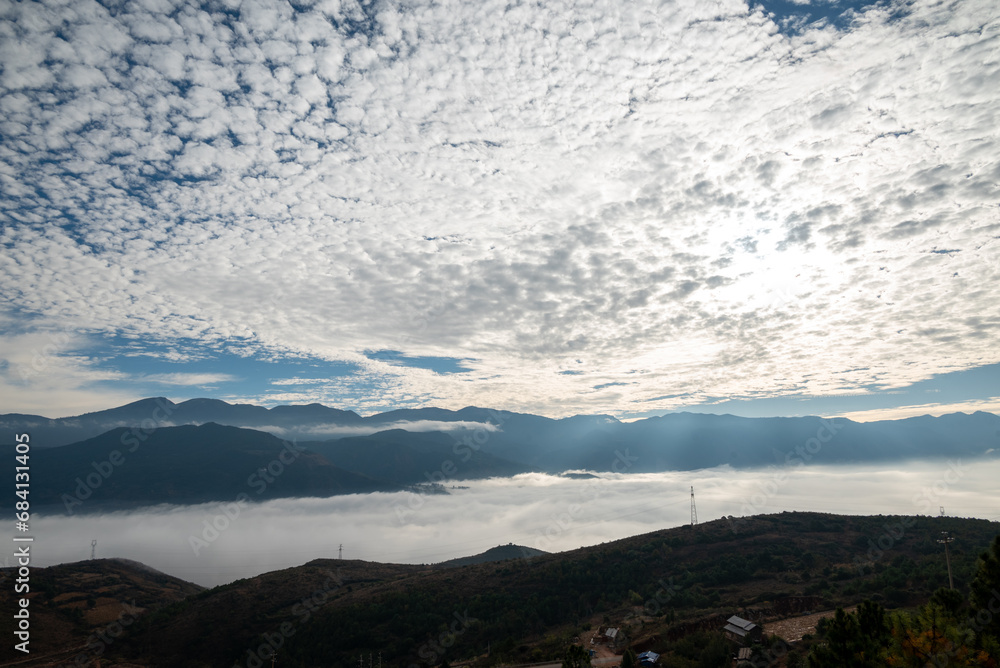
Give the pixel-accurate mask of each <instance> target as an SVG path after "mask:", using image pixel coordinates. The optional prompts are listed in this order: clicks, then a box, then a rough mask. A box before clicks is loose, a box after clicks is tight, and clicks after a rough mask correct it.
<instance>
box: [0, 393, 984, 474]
mask: <svg viewBox="0 0 1000 668" xmlns="http://www.w3.org/2000/svg"><path fill="white" fill-rule="evenodd" d="M210 422H215V423H218V424H222V425H228V426H235V427H243V428H250V429H255V430H260V431H266V432H268V433H272V434H274V435H276V436H279V437H281V438H286V439H289V440H298V441H310V442H314V443H317V444H318V443H323V445H317V446H316V447H317V448H319V449H321V450H323V451H324V454H329V455H336V457H340V458H341V460H340V461H345V462H346V461H347V460H348V459H349V458H351V457H354V458H356V459H357V462H356V465H357V467H358V468H357V469H351V470H357V471H359V472H367V474H368V475H371V473H372V470H371V469H370V467H369V463H370V462H367V461H365V460H366V458H368V459H370V457H369V455H368V454H367V453H366V452H364V450H365V449H366V448H369V447H378V448H389V450H390V452H389V456H390V457H391V459H390V460H389V463H390V464H391V463H394V462H396V461H397V460H398V466H396V468H395V473H393V476H394V477H393V478H392V479H394V480H396V481H397V482H403V481H405V482H414V481H417V480H423V479H424V477H423V476H424V474H425V473H426V472H427V471H433V470H434V469H436V468H438V467H439V466H440V465H441V459H440V458H438V461H436V462H434V463H433V465H430V467H429V468H428V464H427V462H426V461H425V460H426V459H427V455H428V454H431V450H433V449H435V448H436V450H434V452H433V454H434V456H437V457H440V455H439V454H438V450H447V451H448V452H449V453H451V454H450V456H452V458H454V455H455V454H461V460H462V461H463V462H467V461H468V459H467V458H466V455H467V454H468V453H470V452H475V453H476V454H477V455H480V457H479V458H478V460H477V461H476V462H473V463H471V464H469V465H468V466H467V467H465V468H466V469H468V470H469V475H470V477H479V476H482V475H510V473H508V472H509V471H524V470H543V471H547V472H550V473H559V472H562V471H567V470H576V469H589V470H595V471H609V470H619V469H618V468H616V467H620V464H616V461H618V458H617V456H616V455H615V454H614V453H615V452H616V451H619V452H626V451H627V452H628V453H629V456H630V457H631V458H632V459H631V464H630V467H629V471H630V472H633V473H637V472H647V473H648V472H656V471H671V470H693V469H700V468H711V467H715V466H721V465H724V464H726V465H729V466H732V467H734V468H749V467H762V466H769V465H773V464H782V463H784V460H785V458H786V457H789V456H795V453H796V452H797V450H798V451H801V450H802V448H803V447H805V446H806V444H809V448H810V453H811V455H813V454H817V453H819V452H821V453H822V454H821V455H820V458H821V459H822V461H824V462H825V463H852V462H853V463H857V462H885V461H900V460H907V459H916V458H949V457H951V458H955V457H961V458H963V459H974V458H982V457H989V458H996V457H998V456H1000V451H998V449H997V444H998V443H1000V416H997V415H994V414H992V413H984V412H981V411H980V412H976V413H973V414H965V413H954V414H950V415H943V416H940V417H931V416H929V415H925V416H920V417H914V418H907V419H903V420H884V421H877V422H865V423H859V422H852V421H851V420H847V419H843V418H836V419H824V418H819V417H790V418H742V417H736V416H733V415H710V414H702V413H670V414H667V415H663V416H660V417H651V418H646V419H642V420H636V421H634V422H627V423H624V422H620V421H618V420H617V419H615V418H614V417H611V416H608V415H577V416H573V417H568V418H563V419H558V420H555V419H551V418H547V417H542V416H539V415H530V414H523V413H512V412H507V411H497V410H493V409H488V408H477V407H472V406H469V407H466V408H463V409H460V410H457V411H453V410H447V409H441V408H431V407H428V408H419V409H402V410H394V411H389V412H386V413H380V414H376V415H370V416H367V417H361V416H359V415H357V414H356V413H354V412H351V411H342V410H338V409H335V408H330V407H327V406H322V405H320V404H309V405H306V406H277V407H275V408H271V409H267V408H263V407H260V406H251V405H246V404H228V403H226V402H224V401H219V400H216V399H191V400H189V401H184V402H181V403H173V402H171V401H169V400H167V399H164V398H162V397H160V398H153V399H143V400H141V401H137V402H134V403H132V404H128V405H126V406H121V407H119V408H113V409H109V410H106V411H99V412H96V413H89V414H86V415H82V416H77V417H70V418H60V419H55V420H52V419H49V418H45V417H40V416H32V415H18V414H9V415H0V438H7V439H8V440H11V439H12V438H13V434H14V433H15V432H19V431H26V432H28V433H29V434H31V437H32V444H33V446H32V447H33V450H34V451H36V452H37V451H38V450H40V449H43V448H47V447H52V446H56V445H62V444H68V443H73V442H76V441H81V440H84V439H87V438H92V437H94V436H97V435H99V434H101V433H104V432H106V431H108V430H111V429H116V428H121V427H127V428H129V429H132V430H134V431H135V432H136V433H139V434H142V435H145V434H147V433H148V432H150V431H153V432H154V433H155V431H159V430H162V429H163V428H166V427H171V426H176V425H187V424H205V423H210ZM434 431H437V432H442V431H446V432H447V434H442V433H435V434H428V433H427V432H434ZM386 434H389V435H388V436H387V435H386ZM337 439H340V440H342V441H345V443H343V444H342V446H337V445H335V442H336V440H337ZM429 444H432V447H431V450H429V449H428V445H429ZM456 450H457V453H456ZM414 452H416V453H422V454H418V455H415V454H414ZM432 458H433V457H432ZM490 458H496V460H490ZM331 461H332V462H333V463H334V464H338V461H334V460H333V459H331ZM407 461H410V462H411V464H410V465H407ZM338 465H339V464H338ZM366 467H367V468H366ZM477 467H481V468H482V469H483V472H482V473H479V472H477V471H475V470H474V469H476V468H477ZM345 468H349V467H347V466H345ZM494 471H508V472H501V473H496V472H494ZM374 477H379V478H381V477H382V476H374Z"/></svg>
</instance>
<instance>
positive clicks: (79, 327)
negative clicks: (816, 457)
mask: <svg viewBox="0 0 1000 668" xmlns="http://www.w3.org/2000/svg"><path fill="white" fill-rule="evenodd" d="M897 5H898V6H897ZM300 6H305V7H307V8H306V9H298V10H293V9H292V7H291V6H290V5H288V4H287V3H285V2H280V1H278V0H258V1H256V2H245V3H243V4H242V5H241V6H240V8H239V9H238V10H235V11H232V12H224V11H222V6H221V5H215V4H213V3H207V4H206V5H204V7H203V8H202V6H200V5H193V4H188V3H181V4H179V5H177V6H175V5H174V4H173V3H167V2H164V3H135V4H128V5H125V6H122V7H121V8H119V9H116V10H115V11H113V12H112V11H109V10H108V9H105V8H104V7H102V6H101V5H99V4H98V3H96V2H91V1H87V0H82V1H80V2H73V3H68V4H67V3H62V2H55V1H54V0H53V1H52V2H47V1H42V2H30V1H26V2H21V3H5V4H3V5H2V6H0V136H2V140H0V219H2V223H0V244H2V247H3V249H4V251H3V252H2V253H0V283H2V285H3V286H4V290H3V292H4V301H5V303H6V305H7V307H9V308H8V310H7V311H6V312H4V313H3V314H0V316H2V318H3V321H2V322H0V333H3V332H7V333H8V334H9V335H10V336H14V335H18V334H20V333H23V331H22V330H25V329H27V330H30V331H33V332H36V333H41V332H48V331H62V332H69V333H70V335H71V336H73V337H77V336H95V337H101V336H111V335H123V336H126V337H136V338H137V339H142V340H147V341H162V342H170V341H175V340H183V341H190V342H194V345H204V346H212V347H220V346H221V347H223V348H225V347H226V346H229V349H230V350H233V351H236V352H240V354H267V355H275V354H277V355H284V354H289V355H294V354H309V355H314V356H318V357H320V358H325V359H329V360H344V361H347V362H353V363H356V364H358V365H360V367H361V368H362V372H361V373H360V374H358V375H356V376H351V377H347V378H344V379H340V380H336V381H334V382H331V383H329V384H326V385H324V386H322V387H321V388H318V389H314V390H310V392H311V394H309V399H310V400H318V401H325V402H328V403H331V404H334V405H341V406H343V405H344V399H343V398H344V397H354V398H352V399H351V402H352V405H350V406H346V407H354V408H358V409H365V408H366V407H369V406H375V405H378V406H385V405H387V404H392V403H397V404H405V403H423V404H430V403H433V404H437V405H442V406H446V407H452V408H457V407H460V406H464V405H468V404H478V405H491V406H498V407H502V408H506V409H511V410H531V411H534V412H540V413H546V414H550V415H561V414H566V413H573V412H581V411H609V412H621V411H629V410H636V411H651V410H661V409H669V408H672V407H674V406H676V405H678V404H693V403H698V402H699V401H701V400H704V399H706V398H710V397H758V396H773V395H777V394H786V393H804V394H824V393H836V392H847V391H852V390H855V389H857V388H859V387H865V386H873V387H876V388H891V387H899V386H903V385H906V384H908V383H911V382H914V381H917V380H920V379H925V378H928V377H929V376H931V375H932V374H935V373H942V372H945V371H952V370H957V369H963V368H968V367H971V366H978V365H982V364H988V363H996V362H1000V347H998V346H997V345H996V341H997V331H998V327H1000V300H997V299H996V290H995V288H994V286H995V285H997V284H998V283H1000V208H998V204H1000V193H998V185H997V184H998V182H1000V146H998V141H997V139H998V132H1000V130H998V128H1000V119H998V116H997V114H998V111H1000V61H998V59H997V56H996V54H997V48H998V45H1000V20H998V16H997V10H996V3H995V2H993V1H992V0H961V1H960V2H957V3H952V4H947V5H946V4H942V3H938V2H933V1H931V0H921V1H917V2H913V3H906V11H895V10H897V9H901V8H902V7H903V4H902V3H890V4H889V5H881V4H880V5H876V6H873V7H871V8H869V9H868V10H867V11H866V12H865V13H863V14H861V15H859V16H858V17H857V19H856V20H855V21H854V23H853V24H852V25H851V27H850V29H849V30H844V31H838V30H835V29H834V28H832V27H826V28H822V29H812V30H805V31H804V32H802V33H801V34H798V35H794V36H788V35H786V34H783V33H781V32H779V31H778V29H777V26H776V25H775V24H774V23H773V22H772V21H771V19H769V18H768V17H766V16H765V15H763V14H762V13H761V12H760V11H758V10H754V11H751V10H749V9H748V6H747V4H746V3H745V2H742V1H738V0H724V1H723V2H718V3H672V2H667V3H661V2H653V1H652V0H636V1H635V2H628V3H621V2H617V1H614V0H594V1H593V2H568V1H566V2H558V1H556V2H546V3H541V4H508V3H506V2H495V1H492V0H487V1H486V2H474V3H431V2H425V1H423V0H416V1H414V2H407V3H399V2H384V3H379V4H378V5H377V8H373V7H370V6H367V5H366V6H364V7H363V6H361V5H359V4H357V3H356V2H353V1H351V0H347V1H345V2H342V3H316V4H311V3H308V2H307V3H296V7H300ZM366 350H397V351H401V352H402V353H403V354H405V355H408V356H447V357H460V358H462V359H465V360H469V361H468V362H465V363H464V364H466V366H469V367H471V368H472V371H471V372H468V373H462V374H451V375H441V374H436V373H434V372H432V371H428V370H424V369H416V368H405V367H400V366H397V365H393V364H390V363H387V362H380V361H373V360H369V359H367V357H365V355H364V351H366ZM77 367H78V368H80V369H82V368H86V360H83V361H80V362H79V364H78V365H77ZM564 371H579V372H580V373H575V374H564V373H560V372H564ZM73 373H76V372H75V371H74V372H73ZM0 376H2V378H0V392H2V394H0V400H2V401H3V403H4V404H6V405H12V406H13V405H15V404H16V405H17V407H18V408H22V407H23V408H28V407H30V406H23V399H21V397H24V396H35V397H37V396H42V395H43V394H44V392H42V391H41V390H40V389H39V387H38V386H37V385H34V384H33V383H37V382H40V381H26V380H23V379H19V378H18V377H17V376H16V375H15V374H14V373H13V372H12V371H11V367H10V366H9V365H8V366H7V367H3V368H0ZM50 378H51V379H52V382H57V381H59V380H60V379H61V378H62V376H59V375H53V376H51V377H50ZM68 381H72V382H69V384H68V385H67V386H66V387H67V388H68V389H72V388H74V387H75V388H80V390H81V391H83V390H84V389H86V387H87V385H86V382H85V381H84V380H81V379H80V378H76V379H75V380H74V379H73V378H68ZM359 388H360V389H359ZM356 395H357V396H356ZM275 396H280V395H275ZM664 397H667V398H664ZM67 401H72V399H71V398H70V399H67ZM44 412H46V413H48V412H53V411H48V410H47V411H44ZM54 412H56V413H60V414H68V413H70V412H72V411H70V410H69V409H66V410H56V411H54Z"/></svg>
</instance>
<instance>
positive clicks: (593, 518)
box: [8, 461, 1000, 586]
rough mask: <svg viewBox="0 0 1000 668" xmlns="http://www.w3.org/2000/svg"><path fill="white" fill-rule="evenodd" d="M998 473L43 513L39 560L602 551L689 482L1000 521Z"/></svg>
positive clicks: (868, 509) (285, 561) (725, 498)
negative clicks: (498, 549) (516, 548)
mask: <svg viewBox="0 0 1000 668" xmlns="http://www.w3.org/2000/svg"><path fill="white" fill-rule="evenodd" d="M998 474H1000V463H998V462H996V461H978V462H969V461H964V462H963V461H952V462H944V461H936V462H910V463H908V464H907V466H906V468H905V470H899V469H895V468H891V467H884V466H860V467H859V466H852V467H838V466H822V465H810V466H800V467H785V468H780V469H779V468H774V467H772V468H770V469H764V470H733V469H731V468H728V467H722V468H718V469H706V470H702V471H678V472H670V473H653V474H642V475H629V474H610V473H609V474H601V477H600V478H595V479H589V480H574V479H568V478H560V477H554V476H549V475H544V474H534V473H533V474H525V475H520V476H516V477H514V478H496V479H490V480H476V481H461V482H459V483H457V484H458V488H453V489H451V493H450V494H447V495H429V496H421V495H417V494H415V493H413V492H400V493H394V494H353V495H349V496H336V497H332V498H329V499H280V500H277V501H270V502H267V503H262V504H244V505H242V506H232V505H231V504H229V513H228V514H229V515H230V516H231V517H232V519H230V518H229V517H226V506H227V504H226V503H210V504H204V505H200V506H160V507H157V508H153V509H148V510H146V511H138V512H130V513H124V512H120V513H111V514H107V515H79V514H78V515H76V516H73V517H65V516H57V515H53V516H45V517H42V516H36V517H35V518H34V520H33V527H34V529H35V530H36V531H37V537H36V543H38V549H39V553H40V554H41V555H43V556H42V557H41V559H42V561H40V562H39V565H42V566H48V565H52V564H57V563H65V562H72V561H80V560H82V559H86V558H88V557H89V556H90V548H91V545H90V541H91V540H93V539H97V541H98V545H97V554H98V556H99V557H124V558H128V559H134V560H136V561H140V562H142V563H145V564H147V565H149V566H153V567H154V568H158V569H160V570H162V571H165V572H167V573H170V574H171V575H174V576H177V577H180V578H183V579H185V580H189V581H192V582H197V583H199V584H202V585H206V586H211V585H217V584H221V583H224V582H231V581H233V580H236V579H238V578H243V577H250V576H253V575H257V574H259V573H264V572H267V571H273V570H277V569H280V568H287V567H290V566H298V565H301V564H304V563H306V562H307V561H310V560H312V559H317V558H333V557H336V556H337V554H338V549H339V546H340V545H341V544H342V545H343V546H344V558H345V559H364V560H367V561H380V562H391V563H418V564H419V563H436V562H440V561H445V560H447V559H452V558H456V557H464V556H468V555H472V554H478V553H480V552H483V551H485V550H487V549H489V548H491V547H495V546H497V545H500V544H506V543H511V542H512V543H515V544H517V545H527V546H530V547H535V548H538V549H542V550H545V551H546V552H562V551H565V550H571V549H575V548H578V547H581V546H584V545H596V544H598V543H601V542H605V541H610V540H616V539H619V538H625V537H627V536H634V535H637V534H642V533H647V532H650V531H657V530H659V529H664V528H667V527H675V526H680V525H682V524H687V523H688V522H689V521H690V496H689V491H688V490H689V488H690V487H691V486H693V487H694V488H695V497H696V505H697V513H698V519H699V521H702V522H705V521H709V520H715V519H719V518H721V517H727V516H730V515H732V516H733V517H743V516H750V515H758V514H762V513H776V512H781V511H783V510H789V511H797V510H799V511H816V512H833V513H838V514H854V515H872V514H876V513H881V514H886V515H892V514H900V515H918V514H920V515H931V516H936V515H938V513H939V509H940V508H941V507H944V509H945V513H946V514H948V515H951V516H955V517H981V518H985V519H990V520H1000V515H998V514H997V513H998V509H997V506H996V479H997V475H998ZM846 489H849V490H850V493H845V490H846ZM206 522H207V523H208V526H206ZM737 528H739V527H738V526H737ZM220 529H221V530H220ZM192 537H193V538H194V539H195V540H193V541H192ZM872 538H873V539H874V540H878V536H872ZM199 541H201V542H199ZM964 547H965V548H966V549H968V547H969V546H964ZM8 565H9V564H8Z"/></svg>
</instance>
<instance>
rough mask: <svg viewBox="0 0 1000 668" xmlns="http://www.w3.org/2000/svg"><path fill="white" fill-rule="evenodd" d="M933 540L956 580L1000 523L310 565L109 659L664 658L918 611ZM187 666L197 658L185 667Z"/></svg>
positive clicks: (932, 576) (742, 525) (706, 533)
mask: <svg viewBox="0 0 1000 668" xmlns="http://www.w3.org/2000/svg"><path fill="white" fill-rule="evenodd" d="M734 528H735V529H738V531H734ZM900 529H901V532H900ZM942 530H947V531H950V532H951V533H952V534H953V535H954V536H955V538H956V540H955V542H954V543H953V544H952V567H953V570H954V574H955V581H956V584H960V583H963V584H961V586H964V583H966V582H968V580H969V578H970V576H971V573H972V570H973V568H974V563H975V558H976V556H977V555H978V553H979V552H980V551H981V550H983V549H985V548H986V546H987V545H988V543H989V541H990V540H991V539H992V538H993V536H995V535H996V534H997V533H1000V524H998V523H996V522H989V521H985V520H973V519H956V518H936V517H935V518H930V517H916V518H903V517H883V516H875V517H849V516H837V515H827V514H815V513H781V514H778V515H768V516H759V517H754V518H750V519H747V520H742V521H738V523H737V524H733V523H732V522H731V521H729V520H718V521H714V522H709V523H706V524H703V525H699V526H697V527H694V528H691V527H679V528H675V529H667V530H662V531H657V532H654V533H650V534H646V535H642V536H635V537H632V538H628V539H624V540H619V541H614V542H612V543H607V544H603V545H598V546H594V547H589V548H582V549H579V550H574V551H571V552H566V553H559V554H549V555H541V556H537V557H535V558H532V559H530V560H514V561H505V562H499V563H483V564H473V565H467V566H462V567H458V568H448V569H436V568H432V567H420V566H403V565H389V564H372V563H366V562H359V561H336V560H317V561H314V562H310V563H309V564H307V565H305V566H302V567H298V568H292V569H287V570H284V571H279V572H275V573H267V574H264V575H261V576H259V577H255V578H250V579H247V580H241V581H237V582H234V583H231V584H229V585H226V586H223V587H218V588H216V589H213V590H210V591H206V592H203V593H201V594H199V595H197V596H195V597H192V598H189V599H187V600H185V601H183V602H181V603H179V604H176V605H174V606H171V607H170V608H168V609H165V610H163V611H161V612H160V613H158V614H156V615H155V616H151V617H148V618H146V619H144V620H143V622H142V623H141V624H137V625H136V626H135V628H134V630H133V631H132V632H131V633H130V635H129V638H128V640H127V642H123V643H122V644H121V646H120V648H121V650H120V651H121V652H123V653H125V654H127V655H128V656H130V657H131V659H132V660H136V661H139V662H142V663H144V664H145V663H148V664H149V665H153V666H178V665H213V666H216V665H219V666H221V665H225V666H230V665H233V663H234V662H236V661H243V660H246V659H248V657H249V655H248V651H251V652H253V651H256V650H254V649H252V648H259V647H260V646H261V645H262V644H264V643H266V642H268V641H270V642H271V643H272V644H280V645H281V650H280V652H281V662H282V664H281V665H283V666H293V667H294V666H315V665H351V664H352V662H355V661H357V657H358V656H359V655H361V654H365V655H367V654H369V653H379V652H381V656H382V660H383V661H384V662H385V663H386V665H388V666H409V665H411V664H412V663H419V662H424V663H428V662H429V663H431V664H436V663H437V662H440V660H441V659H442V658H447V659H448V660H449V661H450V662H452V663H454V661H455V660H457V659H462V658H469V657H475V656H479V655H481V654H483V653H484V650H485V648H486V647H487V645H489V646H490V647H491V651H492V654H491V656H490V657H489V658H488V659H483V660H482V661H481V663H483V665H492V664H495V663H497V662H499V661H509V662H522V661H529V660H534V659H542V658H552V657H554V656H557V655H558V653H559V652H561V650H562V648H563V647H564V646H565V644H566V643H568V642H570V640H571V639H572V638H573V637H576V636H578V635H579V634H580V633H581V632H582V631H586V630H590V629H594V628H596V626H598V625H600V624H601V623H602V622H603V620H607V622H608V623H613V624H618V625H624V626H627V628H628V629H629V633H630V635H631V636H632V637H633V638H635V639H636V640H637V642H641V643H642V644H643V645H644V647H646V648H649V649H655V650H657V651H659V650H660V649H663V648H664V647H665V645H666V643H667V642H668V641H670V639H677V638H680V637H684V636H685V634H688V633H690V632H692V630H694V629H698V628H701V627H705V626H706V625H707V626H708V627H710V628H714V625H715V624H716V622H717V619H718V618H719V616H720V615H721V616H726V615H730V614H734V613H736V612H741V613H742V614H744V615H745V616H748V617H750V618H752V619H756V620H760V621H763V620H765V619H769V618H776V617H780V616H783V615H788V614H792V613H799V612H805V611H808V610H812V611H815V610H822V609H829V608H831V607H833V606H835V605H850V604H856V603H857V602H858V601H859V600H861V599H863V598H866V597H873V598H876V599H877V600H881V601H883V602H884V604H886V605H887V606H889V607H898V606H906V605H914V604H919V603H922V602H925V601H926V600H927V598H928V597H929V596H930V594H931V593H932V592H933V591H934V590H935V589H937V588H938V587H940V586H942V585H944V584H946V583H947V575H946V570H945V565H944V559H943V554H942V553H941V546H940V545H939V544H937V543H936V542H935V541H936V539H937V538H938V537H939V536H940V531H942ZM884 536H889V538H883V537H884ZM892 536H896V538H892ZM879 541H881V543H882V545H883V546H884V547H885V549H882V550H880V549H879V548H878V547H874V546H876V545H878V543H879ZM873 547H874V549H873ZM698 620H705V621H702V622H699V621H698ZM331 629H335V630H336V632H335V633H333V632H331ZM449 629H450V630H449ZM449 634H451V635H449ZM441 639H446V640H447V641H448V644H449V645H451V643H452V642H453V643H454V644H453V646H448V647H447V649H445V647H444V646H441V645H438V644H437V643H438V642H439V641H440V640H441ZM435 648H436V649H435ZM439 650H440V651H439ZM116 651H118V650H117V647H116ZM432 654H433V658H432V659H431V658H429V657H430V656H431V655H432ZM195 657H198V659H199V660H200V661H202V662H204V663H203V664H201V663H184V662H185V661H188V660H190V659H194V658H195ZM243 665H245V664H243Z"/></svg>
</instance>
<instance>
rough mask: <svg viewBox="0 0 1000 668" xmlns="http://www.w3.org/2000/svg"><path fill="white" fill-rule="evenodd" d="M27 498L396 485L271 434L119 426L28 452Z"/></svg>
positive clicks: (166, 498)
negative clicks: (138, 431) (137, 430)
mask: <svg viewBox="0 0 1000 668" xmlns="http://www.w3.org/2000/svg"><path fill="white" fill-rule="evenodd" d="M31 464H32V480H33V483H32V498H33V500H34V503H35V504H37V506H36V507H38V506H45V505H49V506H51V507H53V508H54V509H58V510H65V511H67V512H74V513H75V512H89V511H94V510H98V509H107V508H108V507H112V508H113V507H134V506H137V505H150V504H156V503H200V502H206V501H229V502H231V501H234V500H236V499H238V498H243V497H241V496H240V495H245V496H246V498H247V499H249V500H253V501H257V500H264V499H274V498H280V497H290V496H330V495H334V494H350V493H363V492H373V491H384V490H394V489H398V487H397V486H396V485H393V484H392V483H389V482H385V481H377V480H373V479H371V478H368V477H366V476H363V475H359V474H357V473H352V472H350V471H345V470H343V469H341V468H338V467H336V466H333V465H332V464H330V462H328V461H327V460H326V459H324V458H323V457H322V456H320V455H318V454H316V453H314V452H309V451H308V450H304V449H301V448H298V447H296V446H294V445H292V444H289V443H288V442H285V441H282V440H281V439H278V438H277V437H275V436H272V435H271V434H267V433H264V432H260V431H254V430H250V429H240V428H238V427H227V426H222V425H217V424H214V423H209V424H205V425H201V426H183V427H162V428H160V429H157V430H155V431H153V432H151V433H150V434H149V435H148V436H147V435H144V434H141V435H136V434H135V433H134V432H133V431H132V430H130V429H127V428H125V427H120V428H118V429H114V430H112V431H109V432H107V433H105V434H102V435H100V436H97V437H95V438H92V439H89V440H86V441H83V442H81V443H74V444H72V445H66V446H62V447H59V448H50V449H44V450H38V451H32V455H31Z"/></svg>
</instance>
